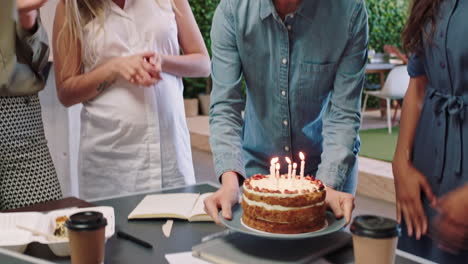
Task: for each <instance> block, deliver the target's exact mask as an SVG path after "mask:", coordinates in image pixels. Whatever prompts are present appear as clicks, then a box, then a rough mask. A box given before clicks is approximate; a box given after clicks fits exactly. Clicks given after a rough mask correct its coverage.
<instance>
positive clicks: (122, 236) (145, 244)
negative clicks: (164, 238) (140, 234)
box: [117, 231, 153, 248]
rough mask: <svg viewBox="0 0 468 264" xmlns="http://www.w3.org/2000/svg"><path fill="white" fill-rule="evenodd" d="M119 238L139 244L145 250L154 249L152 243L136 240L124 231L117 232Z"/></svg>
mask: <svg viewBox="0 0 468 264" xmlns="http://www.w3.org/2000/svg"><path fill="white" fill-rule="evenodd" d="M117 237H119V238H122V239H125V240H128V241H131V242H133V243H135V244H138V245H140V246H143V247H145V248H153V245H151V244H150V243H148V242H146V241H143V240H141V239H139V238H136V237H134V236H132V235H130V234H127V233H125V232H123V231H117Z"/></svg>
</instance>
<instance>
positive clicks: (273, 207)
mask: <svg viewBox="0 0 468 264" xmlns="http://www.w3.org/2000/svg"><path fill="white" fill-rule="evenodd" d="M242 199H243V200H244V202H245V203H246V204H248V205H250V206H259V207H262V208H264V209H266V210H275V211H290V210H294V209H296V210H297V209H306V208H311V207H315V206H321V205H323V204H324V203H325V202H324V201H322V202H320V203H316V204H313V205H308V206H301V207H287V206H282V205H271V204H267V203H263V202H257V201H252V200H250V199H249V198H247V197H246V196H245V194H244V195H242Z"/></svg>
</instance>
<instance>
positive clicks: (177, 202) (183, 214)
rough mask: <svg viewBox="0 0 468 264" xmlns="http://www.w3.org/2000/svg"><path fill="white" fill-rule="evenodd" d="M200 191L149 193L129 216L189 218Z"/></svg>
mask: <svg viewBox="0 0 468 264" xmlns="http://www.w3.org/2000/svg"><path fill="white" fill-rule="evenodd" d="M198 196H200V195H199V194H198V193H174V194H154V195H147V196H145V198H143V200H141V202H140V203H139V204H138V205H137V207H136V208H135V209H134V210H133V211H132V212H131V213H130V215H129V216H128V218H129V219H134V218H148V217H150V218H151V217H152V218H157V217H168V218H170V217H173V218H183V219H188V218H189V216H190V213H191V212H192V208H193V206H194V204H195V201H196V200H197V198H198Z"/></svg>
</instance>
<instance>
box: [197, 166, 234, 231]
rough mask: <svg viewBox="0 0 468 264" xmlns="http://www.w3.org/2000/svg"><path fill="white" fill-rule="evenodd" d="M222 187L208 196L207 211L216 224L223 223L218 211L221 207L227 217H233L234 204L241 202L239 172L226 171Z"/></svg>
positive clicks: (206, 201) (206, 200) (229, 218)
mask: <svg viewBox="0 0 468 264" xmlns="http://www.w3.org/2000/svg"><path fill="white" fill-rule="evenodd" d="M222 182H223V185H222V187H221V188H220V189H219V190H218V191H216V192H215V193H214V194H213V195H211V196H210V197H208V198H206V199H205V201H204V203H205V211H206V213H207V214H208V215H210V216H211V217H212V218H213V220H214V221H215V223H216V224H218V225H221V222H220V221H219V218H218V211H219V209H220V208H221V210H222V211H223V217H224V218H225V219H228V220H231V219H232V210H231V208H232V206H233V205H235V204H236V203H238V202H239V180H238V178H237V173H235V172H233V171H229V172H225V173H224V174H223V176H222Z"/></svg>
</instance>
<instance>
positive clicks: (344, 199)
mask: <svg viewBox="0 0 468 264" xmlns="http://www.w3.org/2000/svg"><path fill="white" fill-rule="evenodd" d="M325 202H326V203H327V206H328V207H330V208H331V209H332V211H333V213H334V214H335V217H336V218H342V217H343V216H344V218H345V219H346V225H347V224H349V222H350V221H351V215H352V212H353V209H354V197H353V196H352V195H351V194H349V193H345V192H339V191H336V190H334V189H333V188H331V187H328V186H327V197H326V198H325Z"/></svg>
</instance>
